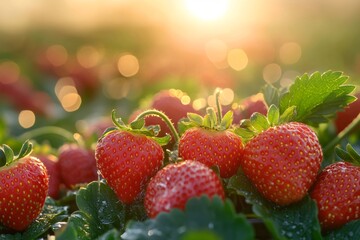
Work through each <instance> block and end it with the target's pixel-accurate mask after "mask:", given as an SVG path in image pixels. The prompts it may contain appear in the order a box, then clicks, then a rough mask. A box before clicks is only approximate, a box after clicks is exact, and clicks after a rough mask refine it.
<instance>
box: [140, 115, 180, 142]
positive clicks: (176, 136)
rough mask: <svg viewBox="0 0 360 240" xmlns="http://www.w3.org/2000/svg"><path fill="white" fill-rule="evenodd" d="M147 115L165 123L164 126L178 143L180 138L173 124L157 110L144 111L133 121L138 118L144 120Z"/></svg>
mask: <svg viewBox="0 0 360 240" xmlns="http://www.w3.org/2000/svg"><path fill="white" fill-rule="evenodd" d="M148 115H152V116H157V117H160V118H161V119H162V120H163V121H164V122H165V123H166V125H167V126H168V127H169V129H170V131H171V133H172V135H173V136H174V138H175V142H179V140H180V137H179V134H178V132H177V131H176V129H175V127H174V124H173V123H172V122H171V121H170V119H169V118H168V116H166V115H165V114H164V113H163V112H161V111H158V110H155V109H151V110H146V111H144V112H142V113H140V114H139V115H138V116H137V117H136V119H135V120H134V121H136V120H138V119H140V118H145V117H146V116H148Z"/></svg>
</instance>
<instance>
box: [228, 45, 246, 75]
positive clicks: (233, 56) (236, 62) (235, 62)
mask: <svg viewBox="0 0 360 240" xmlns="http://www.w3.org/2000/svg"><path fill="white" fill-rule="evenodd" d="M227 62H228V64H229V66H230V67H231V68H232V69H234V70H236V71H241V70H243V69H244V68H246V66H247V64H248V62H249V59H248V57H247V55H246V53H245V52H244V50H242V49H238V48H236V49H231V50H230V51H229V53H228V55H227Z"/></svg>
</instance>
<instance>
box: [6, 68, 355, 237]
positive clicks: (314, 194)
mask: <svg viewBox="0 0 360 240" xmlns="http://www.w3.org/2000/svg"><path fill="white" fill-rule="evenodd" d="M347 80H348V77H347V76H345V75H343V74H342V73H341V72H334V71H327V72H325V73H319V72H315V73H313V74H311V75H309V74H304V75H302V76H299V77H297V78H296V79H295V81H294V82H293V83H292V84H291V85H290V86H289V87H286V88H278V87H276V86H275V85H269V84H268V85H265V86H264V87H263V88H262V94H263V96H264V100H265V102H266V106H265V107H266V109H267V112H266V113H265V112H260V111H255V112H254V113H252V114H251V115H250V116H246V117H242V119H241V120H240V122H239V124H238V123H236V125H234V124H232V120H233V113H232V112H231V111H229V112H226V113H225V114H223V111H222V109H221V106H220V104H219V101H218V96H219V91H216V93H215V95H216V96H217V97H216V99H217V102H216V109H214V108H207V111H206V114H205V115H204V116H201V115H199V114H198V113H191V112H190V113H189V112H188V113H187V118H185V119H183V120H182V121H180V122H179V124H178V125H177V127H178V128H176V127H175V126H174V123H173V122H172V121H171V120H170V119H169V117H168V116H167V115H166V113H164V112H160V111H158V110H155V109H150V110H146V111H143V112H141V113H139V114H138V115H137V117H136V118H135V119H133V120H132V121H131V122H130V123H129V124H125V123H124V122H123V121H122V120H121V118H118V117H116V114H115V111H113V112H112V115H111V118H109V119H108V120H112V122H113V125H114V127H110V128H108V129H107V130H105V131H104V133H103V134H102V135H101V136H100V137H99V138H98V139H97V142H96V143H95V142H94V143H93V144H94V146H96V151H95V153H93V157H94V156H95V159H96V170H97V171H98V173H99V176H97V175H95V177H96V179H93V180H90V181H92V182H90V183H85V184H82V185H78V186H77V188H72V189H71V190H70V189H66V191H67V192H66V193H65V194H64V193H62V194H60V196H59V199H56V200H53V199H51V198H50V197H48V198H46V200H45V197H44V195H45V196H46V194H48V192H47V189H46V191H45V190H44V191H43V192H44V193H43V195H42V196H43V197H44V198H42V199H43V201H45V203H44V202H43V203H42V204H43V205H40V204H38V205H37V206H38V207H39V209H38V210H37V212H36V213H37V214H36V216H35V214H34V215H33V217H32V218H31V219H28V221H27V224H26V226H25V225H23V226H22V227H21V229H20V228H15V227H13V226H9V224H8V223H9V220H8V218H7V217H9V216H11V215H10V214H8V211H9V209H10V207H13V204H10V205H1V208H0V211H6V212H1V214H0V220H1V221H0V223H1V224H0V239H40V238H44V237H46V236H52V237H54V238H55V239H60V240H62V239H124V240H125V239H126V240H129V239H183V240H192V239H210V240H211V239H356V238H357V236H359V235H360V217H359V214H360V213H359V208H360V204H359V197H360V196H359V189H358V188H359V186H358V185H359V184H358V183H359V177H360V176H359V170H358V169H359V167H358V166H357V164H358V163H356V161H358V160H359V158H360V157H359V154H358V152H359V151H358V150H357V148H358V146H359V145H358V144H359V142H358V140H359V138H358V137H357V136H356V137H353V136H354V135H353V134H354V133H355V135H356V134H357V133H356V132H354V131H353V130H354V129H356V128H357V127H358V126H359V125H360V117H359V116H358V117H356V118H355V119H354V120H353V122H352V123H350V124H349V125H348V126H347V127H346V128H345V129H344V130H342V131H341V132H340V133H339V134H338V135H336V136H331V135H328V136H326V135H322V136H320V135H321V134H322V133H323V132H324V129H325V130H326V129H328V128H331V127H333V126H332V124H333V122H332V120H333V119H334V118H335V116H336V115H337V113H338V112H340V111H342V110H343V109H345V108H346V107H347V106H349V105H350V104H351V103H352V102H354V101H355V100H356V97H355V96H354V95H352V93H353V91H354V89H355V86H353V85H349V84H347ZM148 116H151V117H152V118H159V117H160V118H161V119H162V121H163V122H164V123H165V124H166V126H167V127H168V130H167V135H165V136H163V137H159V136H158V133H159V131H160V130H161V129H160V128H159V126H157V125H155V126H154V125H146V124H145V119H146V118H147V117H148ZM124 117H127V116H124ZM127 118H128V117H127ZM161 119H158V120H159V121H160V120H161ZM0 124H1V122H0ZM175 124H176V123H175ZM47 129H51V128H47ZM52 129H53V130H56V132H63V133H65V134H66V135H67V137H65V138H64V140H65V141H64V143H65V144H70V143H71V144H73V143H74V141H70V139H71V138H74V136H73V134H71V133H68V132H66V131H60V130H59V129H56V128H52ZM177 130H178V131H177ZM29 132H30V133H28V134H26V133H25V134H23V135H21V136H20V139H23V138H30V139H33V138H36V135H37V134H42V133H44V132H47V131H46V129H42V130H41V129H40V130H39V129H35V130H31V131H29ZM34 133H36V134H34ZM47 133H49V132H47ZM7 134H8V133H6V132H5V131H0V139H1V140H2V141H4V142H9V143H13V144H14V145H16V144H18V143H17V142H16V141H13V140H10V139H8V138H7V137H6V136H5V135H7ZM329 136H331V137H329ZM170 137H172V141H173V142H174V143H175V144H174V145H173V146H171V149H168V148H169V145H167V144H168V142H169V140H170ZM38 140H39V139H38ZM49 140H51V139H49ZM73 140H74V139H73ZM348 141H352V144H351V145H349V144H347V143H348ZM345 145H347V147H346V149H345V150H342V149H343V148H342V147H343V146H345ZM58 146H59V147H58V148H57V150H59V148H60V146H62V144H61V145H58ZM352 146H353V147H352ZM9 149H10V148H9V147H7V145H3V147H2V148H1V151H0V153H1V154H2V155H1V158H0V160H1V161H2V162H1V165H2V167H1V168H0V176H2V175H1V174H2V172H3V171H4V170H5V171H6V170H8V169H9V168H10V166H14V167H15V166H16V165H17V164H16V163H15V162H13V163H7V162H5V159H6V160H7V159H13V157H12V156H13V155H14V154H13V152H12V151H10V150H9ZM26 149H27V147H25V148H24V149H23V150H21V151H20V153H22V152H25V153H27V150H26ZM25 150H26V151H25ZM165 150H167V151H168V152H167V153H168V154H165V152H164V151H165ZM20 153H19V155H18V156H22V155H24V154H20ZM56 153H57V154H58V156H59V153H60V151H56ZM335 153H336V154H335ZM25 155H26V154H25ZM72 155H74V154H72ZM58 156H57V157H58ZM15 158H16V157H15ZM69 159H70V157H69ZM19 161H20V162H21V161H24V160H21V159H20V160H19ZM72 161H74V164H75V160H71V162H72ZM38 162H40V161H38ZM349 162H351V163H349ZM69 165H71V164H69ZM75 166H76V164H75V165H74V166H73V168H74V169H75ZM43 169H44V167H43ZM70 170H71V169H70ZM70 170H67V172H70ZM77 171H79V174H78V175H79V176H81V174H82V171H84V170H77ZM65 175H66V174H65ZM3 176H4V177H3V178H1V179H0V184H1V185H0V187H1V191H0V194H1V195H0V204H7V203H8V202H9V201H12V200H11V194H13V195H14V194H15V193H16V189H15V190H14V191H10V192H8V190H6V191H7V192H6V194H3V193H4V190H3V189H8V187H6V184H5V183H7V181H8V179H10V183H9V187H11V179H12V176H10V175H8V174H7V175H3ZM13 182H14V183H15V180H13ZM4 184H5V185H4ZM23 185H25V183H23ZM31 185H32V186H28V185H27V183H26V186H27V188H26V189H25V190H24V191H25V193H28V192H29V194H30V193H31V191H30V190H32V193H34V192H35V187H34V186H37V187H36V189H37V190H41V189H43V188H44V186H41V187H40V186H39V183H38V182H36V183H35V182H34V183H32V184H31ZM33 185H34V186H33ZM5 187H6V188H5ZM9 189H11V188H9ZM28 190H29V191H28ZM27 191H28V192H27ZM20 193H21V192H20ZM14 196H15V195H14ZM26 197H27V195H26V196H25V197H24V198H25V199H26ZM19 198H20V197H19ZM3 199H5V200H6V201H4V200H3ZM9 199H10V200H9ZM20 199H21V198H20ZM20 201H21V200H20ZM3 206H5V207H3ZM19 206H21V202H20V203H19V204H15V210H16V211H18V210H17V209H20V207H19ZM29 210H30V208H26V211H29ZM20 211H22V210H20ZM19 214H20V213H19ZM27 215H28V216H31V215H30V214H27Z"/></svg>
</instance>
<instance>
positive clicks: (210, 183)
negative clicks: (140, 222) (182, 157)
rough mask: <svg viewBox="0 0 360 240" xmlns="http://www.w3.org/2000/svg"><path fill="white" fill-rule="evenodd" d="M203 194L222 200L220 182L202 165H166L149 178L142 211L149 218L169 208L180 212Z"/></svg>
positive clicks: (191, 163)
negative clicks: (144, 210)
mask: <svg viewBox="0 0 360 240" xmlns="http://www.w3.org/2000/svg"><path fill="white" fill-rule="evenodd" d="M203 194H206V195H208V196H209V197H213V196H215V195H218V196H220V197H221V198H223V199H224V197H225V193H224V189H223V186H222V182H221V180H220V178H219V177H218V176H217V175H216V173H215V172H214V171H213V170H211V169H210V168H208V167H207V166H205V165H204V164H202V163H200V162H197V161H192V160H186V161H182V162H179V163H175V164H169V165H167V166H166V167H164V168H163V169H161V170H160V171H159V172H158V173H157V174H156V175H155V176H154V177H153V178H151V180H150V182H149V184H148V186H147V188H146V194H145V201H144V205H145V209H146V212H147V215H148V216H149V217H150V218H154V217H156V216H157V215H158V214H159V213H160V212H169V211H170V210H171V209H173V208H179V209H184V208H185V204H186V202H187V201H188V200H189V199H190V198H193V197H200V196H201V195H203Z"/></svg>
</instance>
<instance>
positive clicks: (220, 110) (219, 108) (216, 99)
mask: <svg viewBox="0 0 360 240" xmlns="http://www.w3.org/2000/svg"><path fill="white" fill-rule="evenodd" d="M220 93H221V90H220V89H216V91H215V101H216V110H217V122H218V124H220V123H221V119H222V109H221V104H220Z"/></svg>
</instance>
